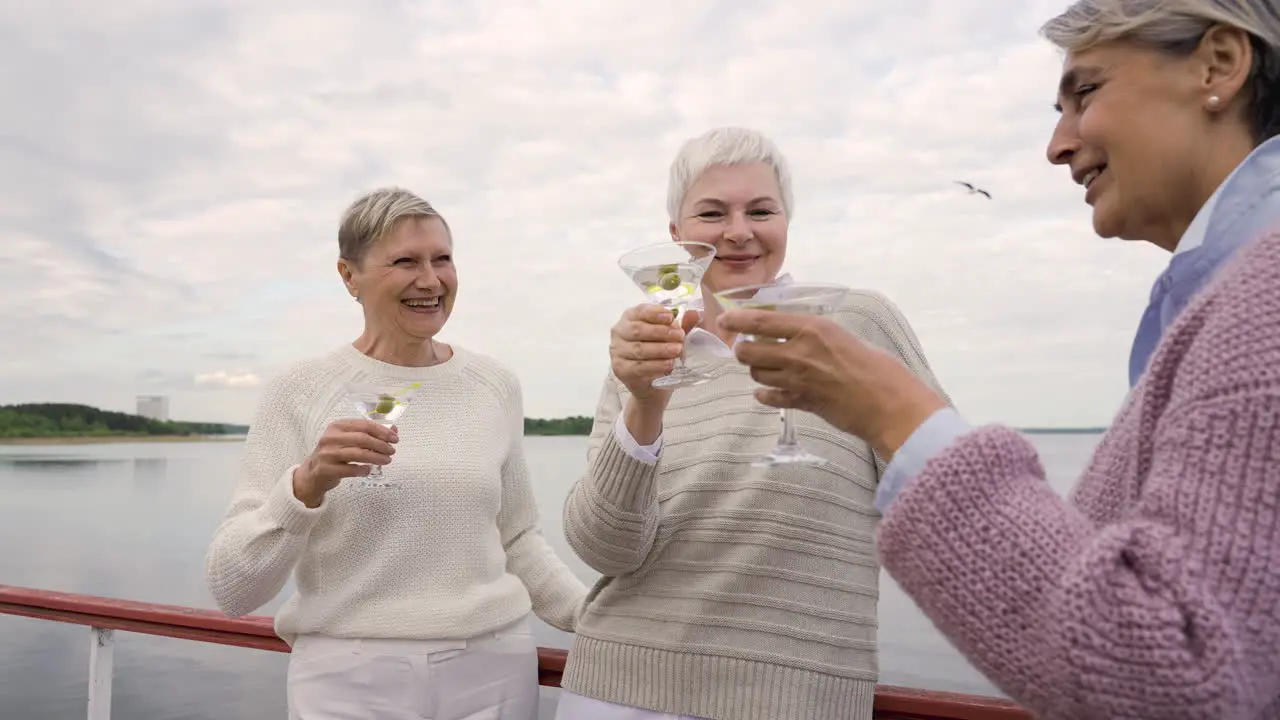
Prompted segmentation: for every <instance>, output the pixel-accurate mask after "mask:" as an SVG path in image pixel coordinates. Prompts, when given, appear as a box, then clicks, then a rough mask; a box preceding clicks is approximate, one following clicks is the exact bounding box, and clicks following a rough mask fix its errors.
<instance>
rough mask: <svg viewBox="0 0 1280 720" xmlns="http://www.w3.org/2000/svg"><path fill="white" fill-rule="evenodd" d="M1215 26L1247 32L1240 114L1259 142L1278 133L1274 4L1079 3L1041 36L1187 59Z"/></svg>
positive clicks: (1259, 0) (1235, 0)
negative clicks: (1244, 100) (1126, 45)
mask: <svg viewBox="0 0 1280 720" xmlns="http://www.w3.org/2000/svg"><path fill="white" fill-rule="evenodd" d="M1215 25H1226V26H1229V27H1233V28H1237V29H1239V30H1243V31H1244V32H1246V33H1248V34H1249V37H1250V40H1251V44H1252V46H1253V67H1252V68H1251V69H1250V72H1249V80H1248V85H1247V91H1248V94H1249V96H1248V105H1247V107H1246V110H1245V112H1246V115H1247V118H1248V120H1249V124H1250V128H1251V130H1252V131H1253V135H1254V139H1255V140H1256V141H1257V142H1258V143H1262V142H1264V141H1265V140H1267V139H1269V138H1271V137H1274V136H1276V135H1280V99H1278V98H1280V5H1278V4H1277V2H1276V0H1078V1H1077V2H1075V3H1073V4H1072V5H1071V6H1070V7H1068V8H1067V9H1066V11H1065V12H1063V13H1062V14H1061V15H1059V16H1057V17H1055V18H1053V19H1052V20H1050V21H1049V22H1047V23H1045V24H1044V26H1043V27H1042V28H1041V29H1040V33H1041V34H1042V35H1044V37H1045V38H1046V39H1048V40H1049V42H1051V43H1053V44H1054V45H1057V46H1058V47H1060V48H1062V49H1064V50H1067V51H1073V52H1079V51H1080V50H1084V49H1086V48H1089V47H1092V46H1094V45H1097V44H1099V43H1105V42H1114V41H1119V42H1132V43H1135V44H1138V45H1142V46H1144V47H1148V48H1152V49H1154V50H1159V51H1162V52H1166V53H1169V54H1171V55H1176V56H1187V55H1190V54H1191V53H1192V52H1194V51H1195V49H1196V48H1197V47H1199V46H1200V40H1201V39H1202V38H1203V37H1204V34H1205V33H1206V32H1208V31H1209V29H1210V28H1212V27H1213V26H1215Z"/></svg>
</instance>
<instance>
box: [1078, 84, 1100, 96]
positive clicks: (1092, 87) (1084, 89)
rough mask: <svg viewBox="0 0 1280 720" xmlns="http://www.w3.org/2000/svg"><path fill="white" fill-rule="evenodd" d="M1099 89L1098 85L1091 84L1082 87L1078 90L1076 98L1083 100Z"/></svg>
mask: <svg viewBox="0 0 1280 720" xmlns="http://www.w3.org/2000/svg"><path fill="white" fill-rule="evenodd" d="M1097 89H1098V86H1097V85H1096V84H1092V83H1091V84H1089V85H1081V86H1080V87H1078V88H1076V92H1075V96H1076V97H1078V98H1082V97H1084V96H1086V95H1088V94H1090V93H1092V92H1093V91H1095V90H1097Z"/></svg>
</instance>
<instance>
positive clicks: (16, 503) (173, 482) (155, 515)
mask: <svg viewBox="0 0 1280 720" xmlns="http://www.w3.org/2000/svg"><path fill="white" fill-rule="evenodd" d="M1030 437H1031V440H1032V441H1033V442H1034V443H1035V445H1036V446H1037V447H1038V448H1039V449H1040V453H1041V458H1042V461H1043V463H1044V466H1045V468H1046V469H1047V470H1048V472H1049V475H1050V482H1051V484H1052V485H1053V487H1054V488H1055V489H1056V490H1057V491H1058V492H1059V493H1065V492H1066V491H1067V490H1068V489H1070V487H1071V485H1072V484H1073V483H1074V482H1075V479H1076V477H1077V476H1078V475H1079V473H1080V472H1081V470H1082V468H1083V466H1084V464H1085V463H1086V462H1087V461H1088V458H1089V455H1090V453H1091V452H1092V451H1093V447H1094V445H1095V444H1096V443H1097V441H1098V438H1099V436H1097V435H1032V436H1030ZM241 447H242V445H241V443H239V442H205V443H202V442H192V443H136V444H132V443H131V444H104V445H44V446H0V498H2V500H0V548H2V549H0V584H7V585H20V586H26V587H34V588H42V589H49V590H62V591H66V592H76V593H87V594H93V595H105V596H109V597H119V598H128V599H133V600H142V601H147V602H157V603H169V604H174V605H188V606H192V607H200V608H214V604H213V602H212V600H211V598H210V597H209V594H208V591H207V590H206V587H205V582H204V553H205V549H206V547H207V545H208V542H209V539H210V538H211V537H212V534H213V531H214V528H215V527H216V526H217V524H218V522H219V521H220V520H221V519H222V514H223V513H224V512H225V510H226V507H227V502H228V500H229V499H230V495H231V490H232V488H233V486H234V484H235V481H236V477H235V474H236V470H237V465H238V463H239V460H240V453H241ZM525 447H526V451H527V453H528V456H529V464H530V468H531V471H532V473H533V478H534V483H535V491H536V494H537V497H538V503H539V509H540V511H541V513H542V517H543V524H542V529H543V532H544V533H545V534H546V536H547V538H548V540H549V541H550V543H551V544H552V546H553V547H555V548H556V549H557V550H558V551H559V553H560V555H561V557H562V558H564V560H565V562H566V563H568V564H569V566H570V567H571V568H573V570H574V571H575V572H577V573H578V574H579V576H580V577H581V578H582V579H583V580H584V581H585V582H588V583H590V582H592V581H594V579H595V577H596V573H595V572H594V571H592V570H590V569H589V568H587V567H586V566H585V565H584V564H583V563H582V562H581V561H579V560H578V559H577V557H576V556H574V554H573V552H572V551H571V550H570V549H569V547H568V545H567V544H566V542H565V539H564V532H563V530H562V529H561V517H560V512H561V503H562V502H563V499H564V497H565V495H566V493H567V492H568V490H569V487H570V485H572V483H573V482H574V481H575V480H576V479H577V477H578V476H579V474H580V473H581V472H582V471H583V469H584V468H585V466H586V458H585V447H586V439H585V438H581V437H568V438H560V437H531V438H528V439H527V440H526V444H525ZM881 583H882V584H881V594H880V607H879V613H880V634H879V638H880V681H881V682H883V683H889V684H895V685H909V686H915V687H923V688H930V689H938V690H954V691H959V692H971V693H978V694H989V695H995V694H997V692H996V690H995V689H994V688H993V687H992V686H991V685H990V684H989V683H988V682H986V680H984V679H983V678H982V676H981V675H979V674H978V673H977V672H976V671H975V670H973V668H972V667H970V666H969V664H968V663H966V662H965V661H964V659H963V658H961V657H960V655H959V654H958V653H957V652H956V651H955V650H953V649H952V648H951V646H950V645H948V644H947V642H946V641H945V640H943V639H942V637H941V636H940V635H938V633H937V631H936V630H934V628H933V626H932V624H931V623H930V622H929V620H928V619H926V618H925V617H924V616H923V615H922V614H921V613H920V611H919V610H917V609H916V607H915V605H914V604H913V603H912V602H911V600H910V599H908V598H907V597H906V595H904V594H903V593H902V591H901V590H900V589H899V588H898V586H897V585H896V584H894V582H893V581H892V580H891V579H890V578H889V577H888V576H887V575H883V574H882V577H881ZM291 590H292V588H291V587H288V588H286V589H285V591H284V593H282V595H281V596H280V597H278V598H276V599H275V600H274V601H273V602H272V603H271V604H269V605H267V606H266V607H264V608H262V609H260V610H259V611H258V612H257V613H256V614H261V615H270V614H273V613H274V611H275V609H276V608H277V607H279V605H280V604H281V603H282V602H283V601H284V599H285V597H287V593H289V592H291ZM537 625H538V627H537V632H538V640H539V644H540V645H544V646H552V647H564V648H567V647H569V639H570V636H568V635H566V634H564V633H562V632H560V631H558V630H555V629H554V628H551V627H549V626H547V625H544V624H542V623H541V622H540V621H539V622H538V623H537ZM0 638H2V639H3V640H0V718H6V719H8V718H13V719H14V720H69V719H73V718H81V717H84V712H85V710H84V707H85V702H86V693H87V677H88V669H89V659H88V658H89V632H88V629H87V628H84V627H80V626H71V625H62V624H58V623H52V622H45V621H40V620H31V619H26V618H17V617H10V616H0ZM287 662H288V656H287V655H284V654H281V653H271V652H262V651H256V650H245V649H240V648H231V647H223V646H219V645H208V644H203V643H196V642H187V641H183V640H172V639H167V638H155V637H148V636H141V635H133V634H129V633H117V635H116V654H115V684H114V698H113V703H112V709H113V716H114V717H118V718H138V719H140V720H143V719H145V720H267V719H270V718H280V720H283V719H284V717H285V700H284V680H285V668H286V664H287ZM557 692H558V691H556V690H552V689H546V688H544V689H543V713H542V715H543V717H544V718H550V717H551V714H552V713H553V712H554V707H555V700H556V693H557Z"/></svg>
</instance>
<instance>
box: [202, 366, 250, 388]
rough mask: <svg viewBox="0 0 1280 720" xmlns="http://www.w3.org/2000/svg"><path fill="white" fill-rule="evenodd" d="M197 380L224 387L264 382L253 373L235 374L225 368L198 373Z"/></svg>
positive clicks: (204, 383) (245, 386) (243, 386)
mask: <svg viewBox="0 0 1280 720" xmlns="http://www.w3.org/2000/svg"><path fill="white" fill-rule="evenodd" d="M195 382H196V385H208V386H212V387H222V388H248V387H257V386H258V385H260V384H262V380H261V379H260V378H259V377H258V376H257V375H254V374H253V373H238V374H233V373H229V372H227V371H225V370H218V371H216V372H210V373H201V374H199V375H196V377H195Z"/></svg>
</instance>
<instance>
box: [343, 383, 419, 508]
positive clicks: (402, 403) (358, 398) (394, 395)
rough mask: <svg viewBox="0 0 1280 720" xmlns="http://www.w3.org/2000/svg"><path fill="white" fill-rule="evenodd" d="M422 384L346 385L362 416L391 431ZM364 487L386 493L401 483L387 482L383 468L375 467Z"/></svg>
mask: <svg viewBox="0 0 1280 720" xmlns="http://www.w3.org/2000/svg"><path fill="white" fill-rule="evenodd" d="M420 385H421V383H412V384H410V385H407V386H397V385H388V386H382V385H370V384H362V383H347V384H346V391H347V400H349V401H350V402H351V403H353V404H354V405H355V407H356V412H358V413H360V417H363V418H364V419H366V420H372V421H373V422H376V423H378V424H379V425H381V426H382V427H386V428H389V427H391V426H392V425H394V424H395V423H396V421H397V420H399V419H400V416H401V415H404V411H405V410H407V409H409V403H411V402H413V398H414V395H416V394H417V392H418V387H419V386H420ZM361 484H362V485H363V486H364V487H367V488H377V489H379V490H385V489H387V488H393V487H397V486H399V484H400V483H398V482H393V481H391V480H387V479H386V477H385V476H384V475H383V473H382V466H381V465H374V466H373V467H372V468H371V469H370V470H369V474H368V475H366V476H365V477H364V480H363V481H362V482H361Z"/></svg>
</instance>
